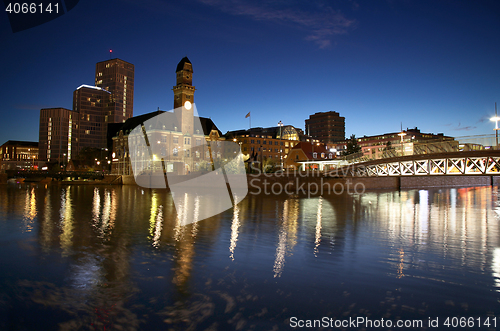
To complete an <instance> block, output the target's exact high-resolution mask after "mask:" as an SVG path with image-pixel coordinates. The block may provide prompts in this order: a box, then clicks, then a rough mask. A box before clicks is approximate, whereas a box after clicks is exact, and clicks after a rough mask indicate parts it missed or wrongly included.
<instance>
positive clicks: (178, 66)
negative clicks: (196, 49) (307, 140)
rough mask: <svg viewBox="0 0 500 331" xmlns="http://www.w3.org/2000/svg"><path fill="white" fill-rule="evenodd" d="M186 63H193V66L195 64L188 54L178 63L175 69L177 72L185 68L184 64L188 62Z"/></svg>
mask: <svg viewBox="0 0 500 331" xmlns="http://www.w3.org/2000/svg"><path fill="white" fill-rule="evenodd" d="M186 63H189V64H191V66H192V65H193V64H192V63H191V61H189V59H188V58H187V56H184V57H183V58H182V60H181V61H180V62H179V64H178V65H177V69H175V72H177V71H181V70H183V69H184V64H186Z"/></svg>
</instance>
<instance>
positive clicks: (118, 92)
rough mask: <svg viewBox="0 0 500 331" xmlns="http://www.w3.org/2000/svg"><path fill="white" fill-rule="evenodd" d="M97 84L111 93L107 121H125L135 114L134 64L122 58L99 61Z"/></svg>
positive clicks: (96, 76) (97, 65) (96, 72)
mask: <svg viewBox="0 0 500 331" xmlns="http://www.w3.org/2000/svg"><path fill="white" fill-rule="evenodd" d="M95 86H97V87H100V88H102V89H104V90H106V91H108V92H110V93H111V100H110V101H111V102H110V103H109V105H108V108H107V109H106V114H105V119H104V121H105V122H106V123H124V122H125V121H126V120H127V119H129V118H131V117H132V116H134V65H133V64H131V63H128V62H125V61H123V60H120V59H111V60H107V61H102V62H98V63H97V64H96V66H95Z"/></svg>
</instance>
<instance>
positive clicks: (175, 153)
mask: <svg viewBox="0 0 500 331" xmlns="http://www.w3.org/2000/svg"><path fill="white" fill-rule="evenodd" d="M172 154H173V155H174V156H177V155H179V151H178V150H177V148H174V150H173V153H172Z"/></svg>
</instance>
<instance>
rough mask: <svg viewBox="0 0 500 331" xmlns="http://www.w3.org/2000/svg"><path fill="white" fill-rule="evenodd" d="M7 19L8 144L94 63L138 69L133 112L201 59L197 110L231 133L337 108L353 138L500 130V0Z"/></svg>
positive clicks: (208, 7)
mask: <svg viewBox="0 0 500 331" xmlns="http://www.w3.org/2000/svg"><path fill="white" fill-rule="evenodd" d="M0 16H2V18H1V19H0V36H1V40H2V47H1V50H0V54H1V55H0V56H1V63H2V70H1V86H0V115H1V120H0V144H2V143H3V142H5V141H6V140H9V139H10V140H33V141H37V140H38V123H39V111H40V108H45V107H65V108H69V109H71V107H72V93H73V91H74V90H75V89H76V88H77V87H78V86H80V85H81V84H93V83H94V74H95V63H96V62H99V61H103V60H106V59H109V53H108V51H109V49H113V57H118V58H121V59H123V60H125V61H128V62H131V63H133V64H134V65H135V92H134V99H135V100H134V114H135V115H140V114H144V113H147V112H151V111H154V110H156V109H157V108H158V107H160V108H161V109H163V110H169V109H171V108H172V106H173V93H172V91H171V89H172V86H173V85H174V84H175V67H176V65H177V63H178V62H179V60H180V59H181V58H182V57H183V56H186V55H187V56H188V57H189V59H190V60H191V62H192V63H193V69H194V76H193V84H194V85H195V86H196V88H197V92H196V94H195V102H196V105H197V108H198V112H199V113H200V115H201V116H205V117H211V118H212V119H213V120H214V122H215V123H216V124H217V125H218V126H219V128H220V129H221V131H222V132H226V131H228V130H237V129H243V128H248V119H245V115H246V114H247V113H248V112H251V114H252V117H251V118H252V126H275V125H276V124H277V123H278V122H279V121H280V120H281V121H282V122H284V123H285V124H291V125H294V126H297V127H300V128H304V120H305V119H306V118H308V116H309V115H310V114H313V113H315V112H323V111H329V110H334V111H337V112H339V113H340V114H341V116H344V117H345V118H346V135H347V136H349V135H351V134H356V136H362V135H375V134H382V133H385V132H394V131H398V130H399V128H400V123H401V122H402V123H403V127H404V128H406V127H415V126H417V127H419V128H420V129H421V130H422V131H424V132H434V133H438V132H443V133H445V134H446V135H451V136H465V135H477V134H492V133H494V131H493V127H494V124H493V123H492V122H490V121H489V118H490V117H491V116H492V115H493V114H494V102H495V101H500V62H499V59H500V5H498V4H497V1H458V0H453V1H437V0H432V1H421V0H415V1H412V0H405V1H403V0H402V1H397V0H391V1H348V0H343V1H340V0H339V1H326V0H324V1H305V0H304V1H293V0H275V1H255V0H234V1H222V0H183V1H165V0H141V1H137V0H106V1H102V0H101V1H94V0H80V2H79V3H78V5H77V6H76V7H75V8H74V9H73V10H71V11H69V12H68V13H66V14H65V15H63V16H61V17H59V18H57V19H55V20H53V21H51V22H48V23H46V24H43V25H40V26H38V27H35V28H32V29H29V30H25V31H21V32H17V33H12V31H11V29H10V26H9V21H8V18H7V14H6V13H4V14H3V15H0Z"/></svg>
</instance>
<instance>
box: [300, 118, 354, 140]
mask: <svg viewBox="0 0 500 331" xmlns="http://www.w3.org/2000/svg"><path fill="white" fill-rule="evenodd" d="M306 134H308V135H310V136H312V137H313V138H314V139H317V140H319V141H320V142H322V143H324V144H332V143H335V142H341V141H344V140H345V118H344V117H342V116H340V115H339V113H337V112H336V111H329V112H323V113H315V114H313V115H310V116H309V119H307V120H306Z"/></svg>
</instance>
